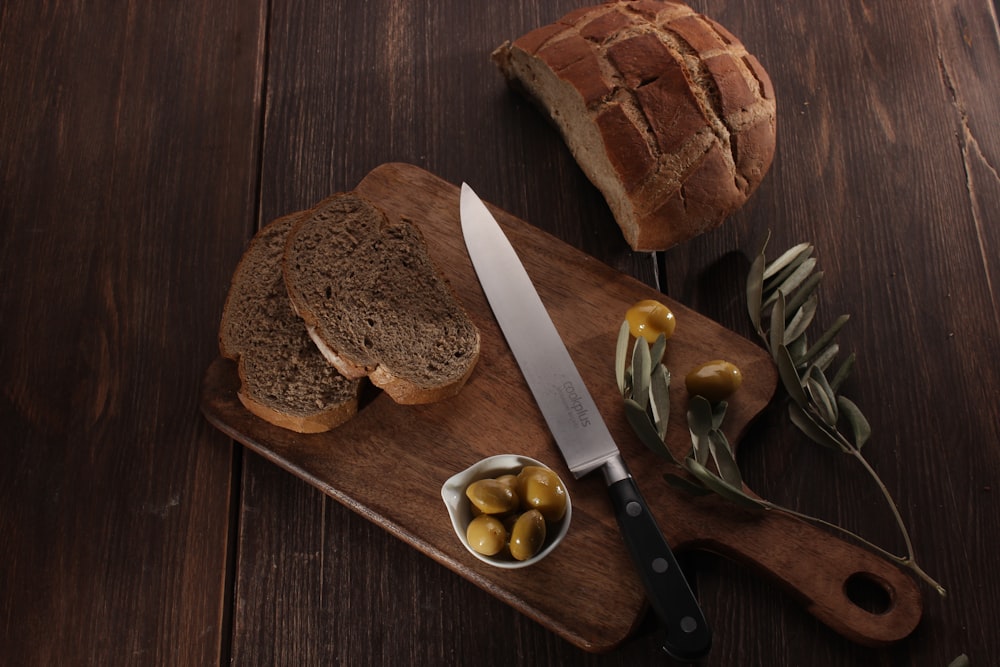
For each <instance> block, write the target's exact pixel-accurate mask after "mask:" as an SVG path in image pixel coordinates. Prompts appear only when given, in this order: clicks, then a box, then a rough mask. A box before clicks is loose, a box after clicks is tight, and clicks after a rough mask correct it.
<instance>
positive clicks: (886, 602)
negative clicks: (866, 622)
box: [844, 572, 894, 615]
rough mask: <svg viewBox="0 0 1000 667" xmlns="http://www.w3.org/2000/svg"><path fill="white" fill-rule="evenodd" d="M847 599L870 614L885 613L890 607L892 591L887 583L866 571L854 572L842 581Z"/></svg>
mask: <svg viewBox="0 0 1000 667" xmlns="http://www.w3.org/2000/svg"><path fill="white" fill-rule="evenodd" d="M844 594H845V595H846V596H847V599H848V600H850V601H851V602H853V603H854V604H855V605H857V606H858V607H860V608H862V609H864V610H865V611H867V612H868V613H870V614H878V615H881V614H885V613H886V612H888V611H889V610H890V609H892V603H893V597H894V596H893V593H892V589H891V588H890V586H889V584H888V583H887V582H885V581H884V580H882V579H881V578H879V577H876V576H875V575H873V574H870V573H868V572H855V573H854V574H852V575H851V576H849V577H848V578H847V581H845V582H844Z"/></svg>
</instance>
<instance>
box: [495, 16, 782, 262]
mask: <svg viewBox="0 0 1000 667" xmlns="http://www.w3.org/2000/svg"><path fill="white" fill-rule="evenodd" d="M493 57H494V60H495V61H496V62H497V64H498V65H499V67H500V68H501V70H502V71H503V72H504V74H505V75H506V77H507V78H508V80H510V82H511V83H512V85H513V86H514V87H515V88H517V89H518V90H521V91H522V92H524V93H525V94H526V95H528V96H529V97H531V98H532V99H533V100H534V101H536V102H537V103H538V104H539V106H540V107H542V108H543V109H544V110H545V111H546V112H547V113H548V115H549V116H550V118H551V119H552V121H553V122H554V123H555V125H556V126H557V127H558V128H559V130H560V132H561V133H562V136H563V138H564V140H565V141H566V143H567V145H568V147H569V149H570V150H571V152H572V153H573V155H574V157H575V158H576V160H577V162H578V163H579V164H580V167H581V168H582V169H583V171H584V172H585V173H586V174H587V176H588V177H589V178H590V179H591V181H592V182H593V183H594V185H595V186H597V187H598V188H599V189H600V190H601V191H602V193H603V194H604V196H605V198H606V200H607V202H608V205H609V207H610V208H611V211H612V213H613V214H614V216H615V218H616V220H617V222H618V224H619V226H620V227H621V228H622V232H623V234H624V236H625V238H626V240H627V241H628V242H629V244H630V245H631V246H632V248H633V249H635V250H664V249H667V248H669V247H671V246H673V245H676V244H678V243H681V242H683V241H686V240H688V239H690V238H692V237H694V236H696V235H697V234H701V233H704V232H706V231H708V230H710V229H712V228H714V227H716V226H718V225H719V224H721V223H722V221H723V220H724V219H725V218H726V217H727V216H729V215H730V214H731V213H733V212H734V211H735V210H737V209H738V208H739V207H741V206H742V205H743V204H744V203H745V202H746V200H747V198H748V197H749V196H750V195H751V194H752V193H753V192H754V190H756V188H757V186H758V185H759V184H760V182H761V180H762V179H763V177H764V175H765V174H766V173H767V170H768V169H769V167H770V165H771V161H772V159H773V156H774V149H775V139H776V134H775V130H776V125H775V93H774V87H773V85H772V83H771V80H770V78H769V77H768V75H767V72H766V71H765V70H764V68H763V67H762V66H761V64H760V62H759V61H758V60H757V58H755V57H754V56H753V55H752V54H750V53H748V52H747V50H746V48H745V47H744V45H743V44H742V43H741V42H740V41H739V40H738V39H737V38H736V37H735V36H734V35H733V34H732V33H730V32H729V31H728V30H726V29H725V28H724V27H723V26H721V25H720V24H718V23H717V22H715V21H713V20H712V19H710V18H708V17H706V16H703V15H701V14H699V13H697V12H695V11H694V10H693V9H691V8H690V7H688V6H687V5H684V4H681V3H678V2H670V1H663V0H660V1H655V0H638V1H633V2H623V1H619V2H608V3H605V4H601V5H598V6H594V7H585V8H582V9H578V10H575V11H573V12H571V13H569V14H567V15H566V16H564V17H562V18H561V19H559V20H558V21H556V22H555V23H553V24H551V25H547V26H544V27H541V28H538V29H536V30H534V31H532V32H529V33H527V34H526V35H524V36H522V37H520V38H519V39H517V40H516V41H514V43H513V44H511V43H505V44H503V45H501V46H500V47H499V48H498V49H497V50H496V51H495V52H494V54H493Z"/></svg>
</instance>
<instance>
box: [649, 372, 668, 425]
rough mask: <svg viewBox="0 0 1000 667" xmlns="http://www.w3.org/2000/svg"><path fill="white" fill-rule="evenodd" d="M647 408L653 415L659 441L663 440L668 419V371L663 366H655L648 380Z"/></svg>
mask: <svg viewBox="0 0 1000 667" xmlns="http://www.w3.org/2000/svg"><path fill="white" fill-rule="evenodd" d="M649 407H650V408H651V410H652V413H653V425H654V426H655V427H656V432H657V433H658V434H659V436H660V440H663V439H664V438H666V437H667V423H668V420H669V419H670V371H668V370H667V367H666V366H664V365H663V364H656V366H654V367H653V372H652V374H651V376H650V378H649Z"/></svg>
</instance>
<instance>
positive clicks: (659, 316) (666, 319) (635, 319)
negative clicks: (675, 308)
mask: <svg viewBox="0 0 1000 667" xmlns="http://www.w3.org/2000/svg"><path fill="white" fill-rule="evenodd" d="M625 319H626V321H628V328H629V332H630V333H631V334H632V335H633V336H635V337H636V338H638V337H639V336H642V337H643V338H645V339H646V342H647V343H649V344H650V345H652V344H653V343H655V342H656V339H657V338H659V336H660V334H663V337H664V338H670V337H671V336H673V335H674V329H675V328H676V327H677V320H676V319H675V318H674V314H673V313H672V312H670V309H669V308H667V307H666V306H664V305H663V304H662V303H660V302H659V301H655V300H653V299H643V300H642V301H639V302H637V303H635V305H633V306H632V307H631V308H629V309H628V310H627V311H626V312H625Z"/></svg>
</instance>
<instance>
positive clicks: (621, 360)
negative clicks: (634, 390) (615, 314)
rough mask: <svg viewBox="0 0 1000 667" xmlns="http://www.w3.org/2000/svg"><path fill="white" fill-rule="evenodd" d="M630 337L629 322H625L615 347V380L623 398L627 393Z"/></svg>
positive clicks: (619, 330) (619, 329)
mask: <svg viewBox="0 0 1000 667" xmlns="http://www.w3.org/2000/svg"><path fill="white" fill-rule="evenodd" d="M628 337H629V326H628V321H627V320H624V321H622V325H621V327H619V328H618V343H617V345H616V346H615V379H616V380H617V381H618V393H620V394H621V395H622V396H625V395H626V391H627V385H626V371H625V355H627V354H628ZM629 384H631V382H629Z"/></svg>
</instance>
